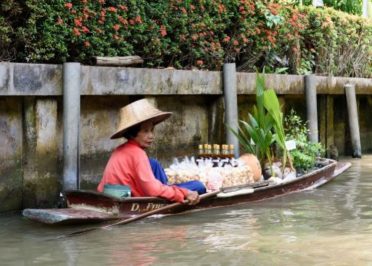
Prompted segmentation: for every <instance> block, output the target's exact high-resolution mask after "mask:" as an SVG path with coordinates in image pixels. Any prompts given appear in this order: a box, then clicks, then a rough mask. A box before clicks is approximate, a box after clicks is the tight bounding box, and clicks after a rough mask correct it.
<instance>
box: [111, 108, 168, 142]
mask: <svg viewBox="0 0 372 266" xmlns="http://www.w3.org/2000/svg"><path fill="white" fill-rule="evenodd" d="M171 115H172V113H171V112H160V113H159V114H156V115H153V116H151V117H150V118H144V119H143V120H140V121H137V122H136V123H133V124H131V125H127V126H126V127H125V128H123V129H120V130H118V131H117V132H115V133H114V134H113V135H112V136H111V137H110V139H117V138H122V137H123V134H124V133H125V132H126V131H127V130H128V129H130V128H131V127H134V126H137V125H139V124H141V123H143V122H146V121H149V120H153V121H154V125H156V124H159V123H160V122H163V121H164V120H166V119H168V118H169V117H170V116H171Z"/></svg>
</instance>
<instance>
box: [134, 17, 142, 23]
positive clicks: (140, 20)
mask: <svg viewBox="0 0 372 266" xmlns="http://www.w3.org/2000/svg"><path fill="white" fill-rule="evenodd" d="M134 21H135V22H137V23H138V24H141V23H142V18H141V16H137V17H135V18H134Z"/></svg>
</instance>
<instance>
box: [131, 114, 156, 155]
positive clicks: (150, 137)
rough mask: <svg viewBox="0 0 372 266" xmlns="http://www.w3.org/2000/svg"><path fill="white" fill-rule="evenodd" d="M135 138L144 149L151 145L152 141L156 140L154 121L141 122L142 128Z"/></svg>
mask: <svg viewBox="0 0 372 266" xmlns="http://www.w3.org/2000/svg"><path fill="white" fill-rule="evenodd" d="M134 140H135V141H137V142H138V143H139V145H140V146H141V147H142V148H144V149H146V148H148V147H150V146H151V144H152V142H153V141H154V140H155V135H154V123H153V122H152V121H146V122H143V123H142V124H141V129H140V131H139V132H138V134H137V136H136V137H135V138H134Z"/></svg>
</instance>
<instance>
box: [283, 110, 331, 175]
mask: <svg viewBox="0 0 372 266" xmlns="http://www.w3.org/2000/svg"><path fill="white" fill-rule="evenodd" d="M284 127H285V129H286V137H287V140H295V141H296V149H295V150H292V151H290V154H291V156H292V160H293V166H294V167H295V168H296V170H297V172H300V173H301V172H306V171H307V170H309V169H311V168H313V167H314V166H315V164H316V158H317V157H322V156H324V154H325V149H324V147H323V146H322V145H321V144H320V143H311V142H310V141H308V137H307V132H308V130H307V125H306V123H304V122H303V121H302V119H301V118H300V117H299V116H298V115H297V114H296V113H295V111H293V110H291V112H290V113H289V114H288V115H287V116H286V117H285V118H284Z"/></svg>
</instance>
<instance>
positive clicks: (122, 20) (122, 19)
mask: <svg viewBox="0 0 372 266" xmlns="http://www.w3.org/2000/svg"><path fill="white" fill-rule="evenodd" d="M118 19H119V21H120V23H121V24H123V25H128V20H126V19H125V18H123V17H122V16H118Z"/></svg>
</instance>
